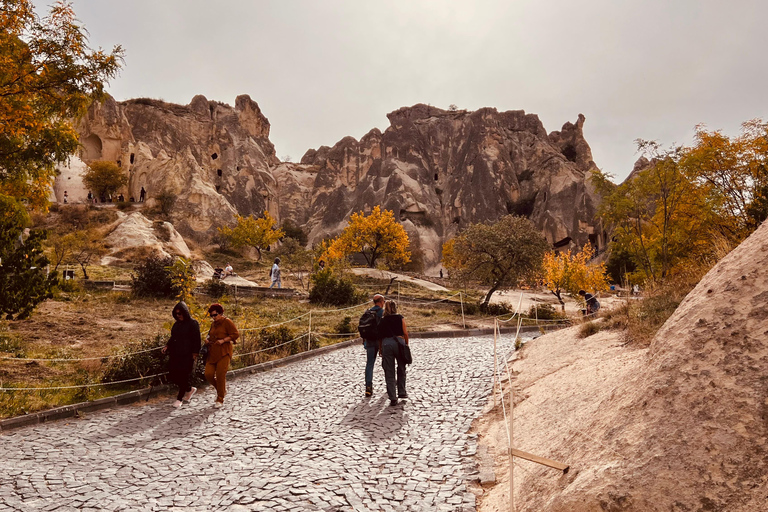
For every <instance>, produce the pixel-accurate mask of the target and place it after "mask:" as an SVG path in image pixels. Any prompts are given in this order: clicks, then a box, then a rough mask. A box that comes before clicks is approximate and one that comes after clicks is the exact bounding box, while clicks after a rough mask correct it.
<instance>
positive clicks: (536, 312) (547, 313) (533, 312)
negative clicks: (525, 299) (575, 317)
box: [527, 304, 565, 320]
mask: <svg viewBox="0 0 768 512" xmlns="http://www.w3.org/2000/svg"><path fill="white" fill-rule="evenodd" d="M527 316H528V318H538V319H539V320H559V319H561V318H565V315H564V314H563V313H562V311H558V310H557V308H555V306H553V305H552V304H532V305H531V307H530V308H529V309H528V313H527Z"/></svg>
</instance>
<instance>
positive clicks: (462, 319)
mask: <svg viewBox="0 0 768 512" xmlns="http://www.w3.org/2000/svg"><path fill="white" fill-rule="evenodd" d="M459 300H460V301H461V325H463V326H464V329H466V328H467V322H466V320H464V296H463V295H462V294H461V292H459Z"/></svg>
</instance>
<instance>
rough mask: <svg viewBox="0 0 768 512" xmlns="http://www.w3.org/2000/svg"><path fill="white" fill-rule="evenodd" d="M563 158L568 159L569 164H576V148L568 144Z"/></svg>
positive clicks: (564, 149)
mask: <svg viewBox="0 0 768 512" xmlns="http://www.w3.org/2000/svg"><path fill="white" fill-rule="evenodd" d="M562 153H563V156H564V157H565V158H567V159H568V161H569V162H575V161H576V156H577V153H576V148H574V147H573V146H571V145H570V144H568V145H567V146H565V147H564V148H563V151H562Z"/></svg>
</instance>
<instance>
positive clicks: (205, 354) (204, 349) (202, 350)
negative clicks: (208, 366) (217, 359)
mask: <svg viewBox="0 0 768 512" xmlns="http://www.w3.org/2000/svg"><path fill="white" fill-rule="evenodd" d="M208 352H210V349H209V348H208V345H203V346H202V347H200V355H199V357H200V358H201V359H202V360H203V362H206V361H207V360H208Z"/></svg>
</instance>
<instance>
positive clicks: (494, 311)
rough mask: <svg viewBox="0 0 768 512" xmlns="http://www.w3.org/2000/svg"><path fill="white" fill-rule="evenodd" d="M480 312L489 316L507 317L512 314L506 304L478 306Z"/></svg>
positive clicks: (510, 308)
mask: <svg viewBox="0 0 768 512" xmlns="http://www.w3.org/2000/svg"><path fill="white" fill-rule="evenodd" d="M480 312H481V313H483V314H485V315H490V316H499V315H508V314H510V313H512V307H511V306H510V305H509V304H507V303H506V302H499V303H490V304H480Z"/></svg>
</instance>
